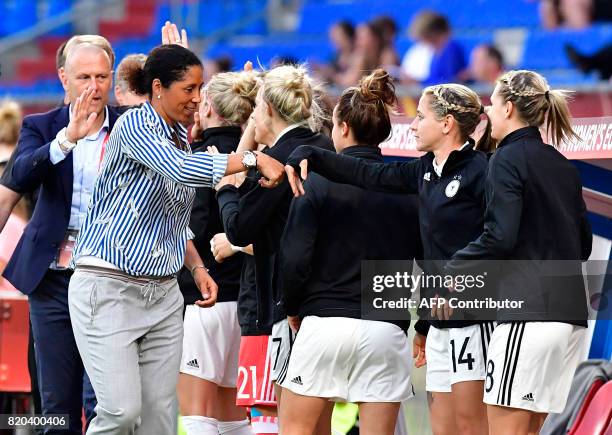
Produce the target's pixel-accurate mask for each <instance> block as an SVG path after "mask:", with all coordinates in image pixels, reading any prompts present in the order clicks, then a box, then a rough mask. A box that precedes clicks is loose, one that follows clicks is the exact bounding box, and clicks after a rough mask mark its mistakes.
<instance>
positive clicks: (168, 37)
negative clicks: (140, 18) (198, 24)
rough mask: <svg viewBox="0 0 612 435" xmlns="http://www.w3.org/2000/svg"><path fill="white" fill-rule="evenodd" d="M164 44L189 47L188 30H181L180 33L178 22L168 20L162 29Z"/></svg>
mask: <svg viewBox="0 0 612 435" xmlns="http://www.w3.org/2000/svg"><path fill="white" fill-rule="evenodd" d="M161 35H162V45H169V44H176V45H180V46H181V47H184V48H189V41H188V40H187V31H186V30H185V29H182V30H181V33H179V31H178V28H177V27H176V24H174V23H171V22H170V21H166V23H165V24H164V26H163V27H162V29H161Z"/></svg>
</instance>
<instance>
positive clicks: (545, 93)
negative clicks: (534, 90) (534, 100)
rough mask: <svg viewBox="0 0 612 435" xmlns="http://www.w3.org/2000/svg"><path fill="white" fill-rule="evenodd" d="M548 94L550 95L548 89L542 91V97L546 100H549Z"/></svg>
mask: <svg viewBox="0 0 612 435" xmlns="http://www.w3.org/2000/svg"><path fill="white" fill-rule="evenodd" d="M549 95H550V92H549V91H546V92H544V98H546V99H547V100H549V99H550V98H549Z"/></svg>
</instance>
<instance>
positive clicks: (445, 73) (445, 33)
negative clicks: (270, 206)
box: [422, 12, 467, 85]
mask: <svg viewBox="0 0 612 435" xmlns="http://www.w3.org/2000/svg"><path fill="white" fill-rule="evenodd" d="M422 25H423V28H422V38H423V40H424V41H425V42H426V43H428V44H430V45H431V46H432V47H433V49H434V53H433V57H432V59H431V64H430V67H429V77H427V78H426V79H425V80H424V81H423V84H424V85H435V84H439V83H452V82H456V81H457V80H458V74H459V73H460V72H461V71H463V70H464V69H465V67H466V66H467V65H466V61H465V54H464V53H463V48H462V47H461V46H460V45H459V43H458V42H457V41H455V40H454V39H452V32H451V27H450V23H449V22H448V19H447V18H446V17H445V16H443V15H440V14H437V13H435V12H431V13H429V14H427V15H425V17H424V19H423V23H422Z"/></svg>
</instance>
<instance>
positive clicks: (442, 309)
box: [431, 295, 454, 320]
mask: <svg viewBox="0 0 612 435" xmlns="http://www.w3.org/2000/svg"><path fill="white" fill-rule="evenodd" d="M453 311H454V310H453V308H451V306H450V304H449V302H448V299H444V298H441V297H440V296H438V295H436V296H435V303H434V304H432V307H431V317H433V318H437V319H438V320H450V318H451V316H452V315H453Z"/></svg>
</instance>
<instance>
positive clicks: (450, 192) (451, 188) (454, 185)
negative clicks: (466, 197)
mask: <svg viewBox="0 0 612 435" xmlns="http://www.w3.org/2000/svg"><path fill="white" fill-rule="evenodd" d="M460 184H461V180H460V179H457V178H455V179H454V180H453V181H451V182H450V183H448V184H447V185H446V190H444V193H445V194H446V197H447V198H452V197H453V196H455V195H456V194H457V192H458V191H459V185H460Z"/></svg>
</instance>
